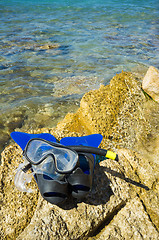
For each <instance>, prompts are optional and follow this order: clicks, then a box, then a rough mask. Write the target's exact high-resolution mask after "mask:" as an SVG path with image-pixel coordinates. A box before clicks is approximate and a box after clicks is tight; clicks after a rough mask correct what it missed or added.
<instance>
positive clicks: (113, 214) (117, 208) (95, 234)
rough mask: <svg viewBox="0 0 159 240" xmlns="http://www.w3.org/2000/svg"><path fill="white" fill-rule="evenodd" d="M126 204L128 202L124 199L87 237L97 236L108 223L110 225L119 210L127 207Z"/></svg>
mask: <svg viewBox="0 0 159 240" xmlns="http://www.w3.org/2000/svg"><path fill="white" fill-rule="evenodd" d="M125 205H126V202H125V201H122V202H121V203H120V204H119V205H118V206H116V207H115V208H114V210H113V211H112V212H110V213H108V214H107V216H106V218H105V219H103V221H102V222H100V223H99V224H98V226H97V227H96V228H95V229H93V231H92V232H90V233H89V234H88V235H87V237H86V239H87V238H89V237H95V236H97V235H98V234H99V233H100V232H101V231H102V230H103V229H104V228H105V227H106V226H107V225H109V223H110V222H111V221H112V220H113V218H114V217H115V216H116V215H117V214H118V212H119V211H120V210H121V209H122V208H124V207H125Z"/></svg>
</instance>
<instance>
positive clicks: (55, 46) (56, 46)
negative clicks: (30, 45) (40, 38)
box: [40, 43, 60, 50]
mask: <svg viewBox="0 0 159 240" xmlns="http://www.w3.org/2000/svg"><path fill="white" fill-rule="evenodd" d="M59 46H60V45H59V44H58V43H55V44H45V45H42V46H40V49H42V50H47V49H55V48H59Z"/></svg>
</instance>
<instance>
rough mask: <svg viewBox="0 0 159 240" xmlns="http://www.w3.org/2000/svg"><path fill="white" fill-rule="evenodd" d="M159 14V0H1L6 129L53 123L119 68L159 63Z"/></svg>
mask: <svg viewBox="0 0 159 240" xmlns="http://www.w3.org/2000/svg"><path fill="white" fill-rule="evenodd" d="M158 16H159V3H158V0H147V1H145V0H140V1H137V0H136V1H135V0H132V1H128V0H124V1H119V0H116V1H110V0H107V1H103V0H98V1H97V0H96V1H95V0H80V1H78V0H76V1H73V0H72V1H69V0H67V1H65V0H58V1H55V0H50V1H49V0H48V1H45V0H43V1H42V0H39V1H38V0H35V1H32V0H23V1H16V0H10V1H9V0H5V1H3V0H1V1H0V92H1V96H0V112H1V117H0V129H1V130H0V131H1V132H2V133H1V135H2V136H3V134H6V133H7V134H8V133H9V132H10V131H11V130H12V129H14V127H19V126H22V125H23V124H26V125H27V124H28V128H29V127H30V128H34V127H43V126H54V125H55V124H56V123H57V121H59V119H61V118H63V117H64V115H65V114H66V113H67V112H68V111H75V110H76V108H77V107H78V105H79V100H80V99H81V97H82V95H83V94H84V93H85V92H87V91H89V90H91V89H97V88H98V87H99V85H100V84H101V83H104V84H108V83H109V81H110V79H111V78H112V77H113V76H114V75H115V74H116V73H119V72H121V71H122V70H125V71H133V72H137V73H138V72H139V73H141V74H143V73H145V72H146V70H147V68H148V67H149V66H150V65H153V66H155V67H159V55H158V52H159V17H158ZM0 142H4V138H3V139H2V140H1V139H0Z"/></svg>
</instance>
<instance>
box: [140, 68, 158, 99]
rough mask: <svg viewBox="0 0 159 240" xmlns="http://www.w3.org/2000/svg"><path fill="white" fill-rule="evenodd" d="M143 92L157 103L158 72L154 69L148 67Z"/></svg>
mask: <svg viewBox="0 0 159 240" xmlns="http://www.w3.org/2000/svg"><path fill="white" fill-rule="evenodd" d="M142 88H143V90H144V91H145V92H146V93H147V94H148V95H150V96H151V97H152V98H153V99H154V100H155V101H157V102H158V103H159V70H158V69H156V68H155V67H152V66H151V67H149V69H148V71H147V73H146V75H145V77H144V79H143V82H142Z"/></svg>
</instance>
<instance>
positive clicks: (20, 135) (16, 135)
mask: <svg viewBox="0 0 159 240" xmlns="http://www.w3.org/2000/svg"><path fill="white" fill-rule="evenodd" d="M11 138H12V139H13V140H14V141H15V142H16V143H17V144H18V145H19V146H20V147H21V149H22V150H24V149H25V146H26V144H27V142H28V141H29V140H30V139H32V138H42V139H45V140H47V141H50V142H56V138H55V137H54V136H53V135H51V134H50V133H39V134H29V133H24V132H12V133H11Z"/></svg>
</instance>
